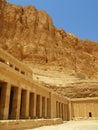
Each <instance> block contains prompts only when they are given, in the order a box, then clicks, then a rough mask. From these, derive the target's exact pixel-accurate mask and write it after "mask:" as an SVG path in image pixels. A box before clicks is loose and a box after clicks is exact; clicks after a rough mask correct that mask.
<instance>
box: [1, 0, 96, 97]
mask: <svg viewBox="0 0 98 130" xmlns="http://www.w3.org/2000/svg"><path fill="white" fill-rule="evenodd" d="M65 22H66V21H65ZM0 48H3V49H4V50H6V51H7V52H8V53H10V54H12V55H13V56H14V57H16V58H17V59H19V60H20V61H22V62H24V63H26V64H28V66H30V67H31V68H32V70H33V79H34V80H35V81H36V82H39V83H40V84H43V85H45V86H46V87H48V88H51V89H53V90H54V91H56V92H58V93H60V94H63V95H65V96H68V97H71V98H74V97H95V96H98V82H97V81H98V80H97V79H98V43H95V42H92V41H90V40H88V39H86V40H81V39H80V38H78V37H76V36H75V35H73V34H71V33H67V32H65V31H64V30H63V29H60V28H56V27H55V26H54V25H53V22H52V19H51V17H50V16H49V15H48V14H47V13H46V12H45V11H44V10H37V9H36V8H35V7H34V6H31V5H29V6H26V7H22V6H20V5H13V4H11V3H8V2H7V1H5V0H0ZM77 93H78V94H77Z"/></svg>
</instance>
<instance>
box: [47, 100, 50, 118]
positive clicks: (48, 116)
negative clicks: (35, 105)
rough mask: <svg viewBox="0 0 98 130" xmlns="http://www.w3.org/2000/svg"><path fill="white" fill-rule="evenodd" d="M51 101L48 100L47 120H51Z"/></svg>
mask: <svg viewBox="0 0 98 130" xmlns="http://www.w3.org/2000/svg"><path fill="white" fill-rule="evenodd" d="M50 105H51V100H50V98H47V118H51V106H50Z"/></svg>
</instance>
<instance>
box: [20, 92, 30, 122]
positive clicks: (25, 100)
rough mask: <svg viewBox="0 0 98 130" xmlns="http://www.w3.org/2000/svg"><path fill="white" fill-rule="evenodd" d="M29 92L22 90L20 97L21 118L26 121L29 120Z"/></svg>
mask: <svg viewBox="0 0 98 130" xmlns="http://www.w3.org/2000/svg"><path fill="white" fill-rule="evenodd" d="M29 94H30V93H29V91H27V90H22V95H21V113H20V114H21V118H22V119H28V118H29Z"/></svg>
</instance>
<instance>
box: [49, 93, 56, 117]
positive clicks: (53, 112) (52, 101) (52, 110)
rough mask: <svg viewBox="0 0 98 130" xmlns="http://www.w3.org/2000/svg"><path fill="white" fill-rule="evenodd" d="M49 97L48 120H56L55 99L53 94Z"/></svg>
mask: <svg viewBox="0 0 98 130" xmlns="http://www.w3.org/2000/svg"><path fill="white" fill-rule="evenodd" d="M50 95H51V96H50V118H56V98H55V95H54V94H52V93H51V94H50Z"/></svg>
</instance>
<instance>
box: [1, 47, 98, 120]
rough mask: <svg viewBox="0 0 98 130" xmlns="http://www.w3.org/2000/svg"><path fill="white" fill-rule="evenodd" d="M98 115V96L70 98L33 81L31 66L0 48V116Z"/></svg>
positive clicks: (69, 118)
mask: <svg viewBox="0 0 98 130" xmlns="http://www.w3.org/2000/svg"><path fill="white" fill-rule="evenodd" d="M97 117H98V98H80V99H69V98H67V97H64V96H62V95H59V94H57V93H54V92H52V91H51V90H50V89H48V88H45V87H44V86H41V85H39V84H37V83H35V82H34V81H33V73H32V70H31V69H30V68H29V67H28V66H27V65H25V64H23V63H21V62H20V61H18V60H17V59H15V58H14V57H13V56H11V55H10V54H8V53H6V52H5V51H4V50H2V49H0V120H10V119H11V120H19V119H40V118H43V119H52V118H61V119H62V120H66V121H68V120H72V119H81V118H82V119H84V118H86V119H88V118H97Z"/></svg>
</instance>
